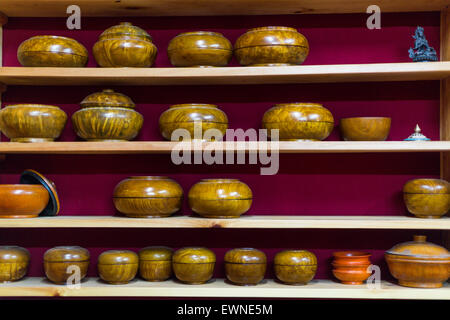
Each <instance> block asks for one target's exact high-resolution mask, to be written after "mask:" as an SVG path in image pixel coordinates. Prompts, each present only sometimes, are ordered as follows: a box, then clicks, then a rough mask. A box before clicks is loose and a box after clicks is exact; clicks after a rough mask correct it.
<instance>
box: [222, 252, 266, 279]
mask: <svg viewBox="0 0 450 320" xmlns="http://www.w3.org/2000/svg"><path fill="white" fill-rule="evenodd" d="M224 261H225V274H226V276H227V279H228V280H229V281H230V282H232V283H234V284H237V285H240V286H252V285H257V284H258V283H260V282H261V281H262V280H263V279H264V275H265V274H266V268H267V258H266V255H265V254H264V252H262V251H260V250H257V249H253V248H237V249H232V250H229V251H228V252H227V253H226V254H225V257H224Z"/></svg>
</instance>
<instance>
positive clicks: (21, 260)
mask: <svg viewBox="0 0 450 320" xmlns="http://www.w3.org/2000/svg"><path fill="white" fill-rule="evenodd" d="M29 263H30V253H29V252H28V250H27V249H25V248H22V247H18V246H0V282H3V283H5V282H11V281H17V280H20V279H22V278H23V277H24V276H25V275H26V274H27V271H28V265H29Z"/></svg>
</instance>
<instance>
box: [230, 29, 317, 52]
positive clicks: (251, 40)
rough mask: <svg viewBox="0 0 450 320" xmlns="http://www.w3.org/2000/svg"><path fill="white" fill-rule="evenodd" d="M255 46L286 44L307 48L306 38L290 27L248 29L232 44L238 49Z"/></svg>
mask: <svg viewBox="0 0 450 320" xmlns="http://www.w3.org/2000/svg"><path fill="white" fill-rule="evenodd" d="M255 46H286V47H303V48H309V44H308V40H307V39H306V38H305V37H304V36H303V35H302V34H301V33H299V32H298V31H297V29H295V28H291V27H281V26H268V27H259V28H253V29H250V30H248V31H247V32H246V33H244V34H243V35H241V36H240V37H239V38H238V39H237V40H236V43H235V44H234V49H235V50H239V49H243V48H248V47H255Z"/></svg>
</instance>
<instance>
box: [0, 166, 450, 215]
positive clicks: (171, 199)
mask: <svg viewBox="0 0 450 320" xmlns="http://www.w3.org/2000/svg"><path fill="white" fill-rule="evenodd" d="M403 199H404V202H405V205H406V207H407V209H408V211H409V212H411V213H412V214H414V215H415V216H416V217H418V218H440V217H442V216H444V215H445V214H446V213H447V212H448V211H449V210H450V184H449V183H448V182H447V181H445V180H441V179H412V180H409V181H408V182H406V184H405V185H404V186H403ZM188 200H189V206H190V208H191V209H192V211H194V212H195V213H197V214H199V215H201V216H202V217H205V218H238V217H240V216H241V215H242V214H244V213H245V212H247V211H248V210H249V209H250V207H251V205H252V202H253V193H252V190H251V189H250V187H249V186H248V185H247V184H246V183H244V182H242V181H240V180H239V179H202V180H200V181H199V182H197V183H196V184H194V185H193V186H192V187H191V189H190V190H189V193H188ZM113 202H114V206H115V207H116V209H117V210H118V211H119V212H121V213H122V214H124V215H125V216H127V217H132V218H151V217H168V216H171V215H172V214H174V213H175V212H177V211H179V210H180V209H181V208H182V203H183V188H182V187H181V186H180V185H179V184H178V183H177V182H176V181H175V180H173V179H170V178H168V177H163V176H133V177H129V178H127V179H124V180H122V181H120V182H119V183H118V184H117V185H116V187H115V188H114V192H113ZM59 208H60V203H59V197H58V194H57V191H56V187H55V184H54V183H53V182H52V181H50V180H49V179H47V178H46V177H44V176H43V175H42V174H40V173H38V172H36V171H34V170H26V171H24V172H23V173H22V175H21V178H20V184H3V185H0V218H32V217H37V216H38V215H48V216H55V215H57V214H58V212H59Z"/></svg>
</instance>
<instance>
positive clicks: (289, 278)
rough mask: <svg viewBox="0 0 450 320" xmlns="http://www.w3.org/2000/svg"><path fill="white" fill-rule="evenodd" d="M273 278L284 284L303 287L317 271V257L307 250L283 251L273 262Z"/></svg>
mask: <svg viewBox="0 0 450 320" xmlns="http://www.w3.org/2000/svg"><path fill="white" fill-rule="evenodd" d="M273 266H274V272H275V276H276V277H277V278H278V280H280V281H282V282H283V283H286V284H292V285H305V284H307V283H308V282H310V281H311V280H312V279H313V278H314V276H315V275H316V271H317V257H316V255H315V254H314V253H312V252H309V251H307V250H283V251H280V252H278V253H277V254H276V255H275V257H274V261H273Z"/></svg>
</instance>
